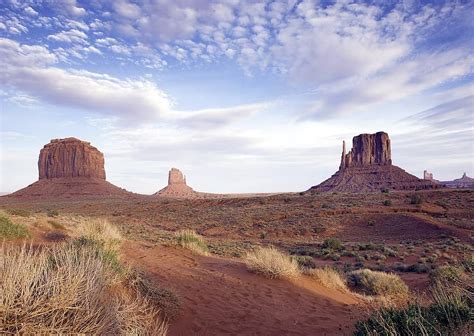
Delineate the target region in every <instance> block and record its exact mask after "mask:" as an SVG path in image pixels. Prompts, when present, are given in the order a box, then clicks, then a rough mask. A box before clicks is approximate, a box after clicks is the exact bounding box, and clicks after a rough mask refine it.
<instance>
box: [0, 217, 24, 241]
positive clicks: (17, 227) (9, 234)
mask: <svg viewBox="0 0 474 336" xmlns="http://www.w3.org/2000/svg"><path fill="white" fill-rule="evenodd" d="M28 236H29V232H28V228H27V227H26V225H24V224H20V223H14V222H13V221H12V220H11V219H10V217H9V216H8V215H7V214H6V213H4V212H0V237H1V238H7V239H11V238H26V237H28Z"/></svg>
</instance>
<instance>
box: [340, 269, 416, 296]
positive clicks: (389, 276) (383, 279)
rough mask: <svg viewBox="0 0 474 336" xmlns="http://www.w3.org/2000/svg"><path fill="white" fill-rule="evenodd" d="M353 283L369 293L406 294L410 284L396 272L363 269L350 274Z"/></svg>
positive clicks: (383, 294)
mask: <svg viewBox="0 0 474 336" xmlns="http://www.w3.org/2000/svg"><path fill="white" fill-rule="evenodd" d="M349 279H350V281H351V284H352V285H353V286H354V287H355V288H357V289H359V290H361V291H362V292H363V293H365V294H369V295H382V296H406V295H408V286H407V285H406V284H405V282H404V281H403V280H402V279H401V278H400V277H399V276H398V275H396V274H393V273H385V272H378V271H371V270H369V269H361V270H357V271H354V272H352V273H351V274H350V278H349Z"/></svg>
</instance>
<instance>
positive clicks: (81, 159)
mask: <svg viewBox="0 0 474 336" xmlns="http://www.w3.org/2000/svg"><path fill="white" fill-rule="evenodd" d="M38 170H39V180H38V181H36V182H35V183H33V184H30V185H29V186H27V187H26V188H23V189H20V190H18V191H16V192H14V193H12V194H10V195H8V197H21V198H29V197H42V198H75V197H95V196H99V197H103V196H113V197H129V196H132V195H134V194H133V193H130V192H128V191H126V190H125V189H122V188H119V187H117V186H115V185H113V184H111V183H109V182H107V181H106V180H105V169H104V154H102V153H101V152H100V151H99V150H98V149H97V148H95V147H94V146H92V145H91V144H90V143H89V142H86V141H81V140H79V139H76V138H65V139H54V140H51V142H50V143H49V144H46V145H45V146H44V147H43V148H42V149H41V151H40V154H39V159H38Z"/></svg>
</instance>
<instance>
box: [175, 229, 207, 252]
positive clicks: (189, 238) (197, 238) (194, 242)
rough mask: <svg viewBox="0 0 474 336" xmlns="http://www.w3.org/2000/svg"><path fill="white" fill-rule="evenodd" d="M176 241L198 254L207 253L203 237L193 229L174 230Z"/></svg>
mask: <svg viewBox="0 0 474 336" xmlns="http://www.w3.org/2000/svg"><path fill="white" fill-rule="evenodd" d="M175 236H176V241H177V242H178V244H179V245H180V246H182V247H184V248H186V249H189V250H191V251H193V252H195V253H198V254H204V255H205V254H207V253H208V251H209V249H208V247H207V244H206V242H205V241H204V238H203V237H202V236H201V235H199V234H197V233H196V232H195V231H193V230H181V231H178V232H176V234H175Z"/></svg>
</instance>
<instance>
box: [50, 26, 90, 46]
mask: <svg viewBox="0 0 474 336" xmlns="http://www.w3.org/2000/svg"><path fill="white" fill-rule="evenodd" d="M87 38H88V36H87V34H86V33H84V32H83V31H80V30H77V29H71V30H68V31H62V32H60V33H56V34H52V35H49V36H48V40H51V41H55V42H65V43H79V44H88V42H87Z"/></svg>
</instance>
